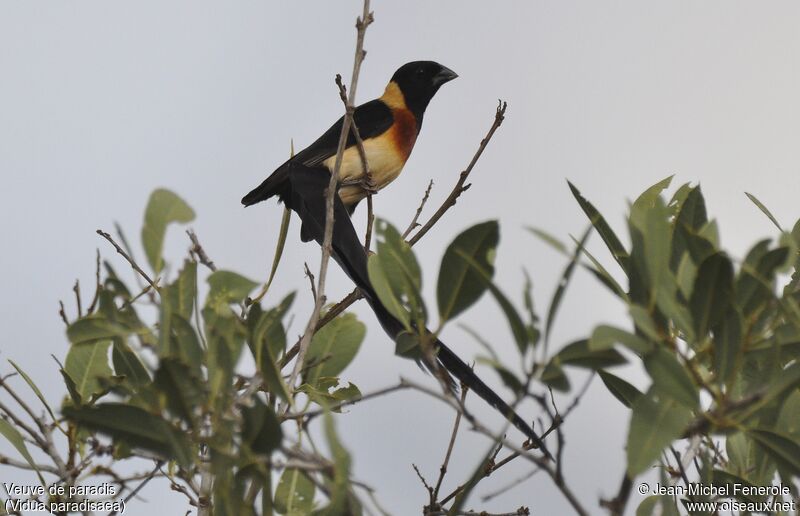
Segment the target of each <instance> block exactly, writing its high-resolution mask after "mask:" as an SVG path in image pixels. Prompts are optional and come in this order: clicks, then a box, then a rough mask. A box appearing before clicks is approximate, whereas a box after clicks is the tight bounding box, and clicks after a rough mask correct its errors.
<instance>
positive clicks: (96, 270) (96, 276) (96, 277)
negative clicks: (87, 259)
mask: <svg viewBox="0 0 800 516" xmlns="http://www.w3.org/2000/svg"><path fill="white" fill-rule="evenodd" d="M94 285H95V286H94V297H92V302H91V304H90V305H89V308H87V309H86V313H87V314H91V313H93V312H94V309H95V308H96V307H97V302H98V301H99V300H100V292H102V290H103V284H102V283H101V282H100V249H95V265H94Z"/></svg>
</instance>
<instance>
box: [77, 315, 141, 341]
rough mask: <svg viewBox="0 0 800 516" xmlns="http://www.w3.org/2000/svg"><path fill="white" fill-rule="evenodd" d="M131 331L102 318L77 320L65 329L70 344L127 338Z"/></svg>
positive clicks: (93, 317)
mask: <svg viewBox="0 0 800 516" xmlns="http://www.w3.org/2000/svg"><path fill="white" fill-rule="evenodd" d="M130 334H131V331H130V330H129V329H127V328H125V327H124V326H121V325H119V324H116V323H114V322H111V321H109V320H108V319H106V318H105V317H103V316H92V317H84V318H83V319H78V320H77V321H75V322H74V323H72V324H70V325H69V327H68V328H67V338H68V339H69V341H70V342H71V343H72V344H83V343H87V342H94V341H97V340H104V339H110V338H113V337H127V336H128V335H130Z"/></svg>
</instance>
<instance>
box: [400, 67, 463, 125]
mask: <svg viewBox="0 0 800 516" xmlns="http://www.w3.org/2000/svg"><path fill="white" fill-rule="evenodd" d="M456 77H458V74H456V73H455V72H454V71H453V70H451V69H449V68H447V67H446V66H442V65H440V64H439V63H437V62H435V61H412V62H410V63H406V64H404V65H403V66H401V67H400V68H398V69H397V71H396V72H395V73H394V75H393V76H392V82H395V83H397V85H398V86H399V87H400V91H402V92H403V97H405V101H406V105H407V106H408V108H409V109H410V110H411V111H413V112H414V113H415V114H417V115H421V114H422V113H423V112H424V111H425V108H426V107H428V103H429V102H430V101H431V99H432V98H433V96H434V95H435V94H436V92H437V91H439V88H440V87H441V86H442V84H444V83H446V82H449V81H452V80H453V79H455V78H456Z"/></svg>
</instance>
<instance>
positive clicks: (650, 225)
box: [631, 197, 674, 299]
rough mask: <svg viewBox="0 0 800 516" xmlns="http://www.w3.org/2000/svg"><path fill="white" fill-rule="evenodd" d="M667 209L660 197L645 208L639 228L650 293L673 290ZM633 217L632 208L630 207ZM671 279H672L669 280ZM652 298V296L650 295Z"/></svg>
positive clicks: (670, 237)
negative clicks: (642, 241) (649, 206)
mask: <svg viewBox="0 0 800 516" xmlns="http://www.w3.org/2000/svg"><path fill="white" fill-rule="evenodd" d="M669 215H670V214H669V210H668V209H667V207H666V206H664V203H663V202H662V201H661V198H660V197H656V199H655V201H654V205H653V206H652V207H651V208H650V209H648V210H647V212H646V213H645V216H644V221H643V226H642V228H641V230H642V235H643V237H644V244H645V249H644V252H645V263H646V264H647V275H648V280H649V283H650V290H651V293H650V295H651V296H653V295H657V293H658V292H660V291H662V290H674V288H671V287H673V284H674V278H672V276H671V274H670V269H669V257H670V249H671V247H672V228H671V227H670V223H669ZM631 217H633V209H631ZM671 279H672V281H670V280H671ZM651 299H652V297H651Z"/></svg>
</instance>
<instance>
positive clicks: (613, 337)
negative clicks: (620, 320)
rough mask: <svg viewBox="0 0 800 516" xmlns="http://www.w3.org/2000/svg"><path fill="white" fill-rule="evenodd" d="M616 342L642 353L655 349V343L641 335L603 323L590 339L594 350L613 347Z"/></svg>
mask: <svg viewBox="0 0 800 516" xmlns="http://www.w3.org/2000/svg"><path fill="white" fill-rule="evenodd" d="M614 344H622V345H623V346H625V347H627V348H629V349H630V350H631V351H633V352H635V353H638V354H640V355H641V354H644V353H648V352H650V351H652V349H653V344H652V343H651V342H648V341H646V340H644V339H643V338H641V337H640V336H638V335H634V334H633V333H630V332H627V331H625V330H622V329H620V328H615V327H614V326H606V325H603V324H601V325H600V326H598V327H597V328H595V329H594V331H593V332H592V337H591V338H590V339H589V349H591V350H594V351H600V350H604V349H611V348H612V347H613V346H614Z"/></svg>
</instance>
